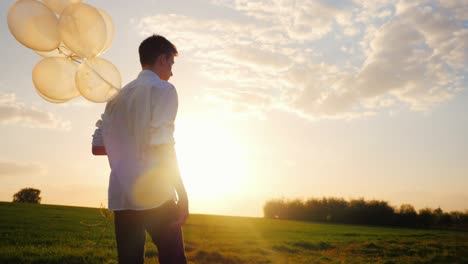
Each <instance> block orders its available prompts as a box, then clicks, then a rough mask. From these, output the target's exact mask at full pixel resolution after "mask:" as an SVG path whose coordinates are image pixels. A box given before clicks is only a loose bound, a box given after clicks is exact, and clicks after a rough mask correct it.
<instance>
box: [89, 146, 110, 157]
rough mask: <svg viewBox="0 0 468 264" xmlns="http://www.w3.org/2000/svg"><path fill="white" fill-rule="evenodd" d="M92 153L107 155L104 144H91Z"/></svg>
mask: <svg viewBox="0 0 468 264" xmlns="http://www.w3.org/2000/svg"><path fill="white" fill-rule="evenodd" d="M92 152H93V155H107V152H106V148H105V147H104V146H93V148H92Z"/></svg>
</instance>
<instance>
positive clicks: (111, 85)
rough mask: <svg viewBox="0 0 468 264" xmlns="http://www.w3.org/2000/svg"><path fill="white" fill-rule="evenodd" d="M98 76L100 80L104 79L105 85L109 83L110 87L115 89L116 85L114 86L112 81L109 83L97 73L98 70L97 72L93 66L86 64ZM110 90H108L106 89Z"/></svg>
mask: <svg viewBox="0 0 468 264" xmlns="http://www.w3.org/2000/svg"><path fill="white" fill-rule="evenodd" d="M87 66H88V67H89V68H90V69H91V70H92V71H93V72H94V73H95V74H96V75H97V76H98V77H99V78H101V80H102V81H104V82H105V83H106V84H107V85H109V86H110V87H112V88H114V89H117V87H115V86H114V85H113V84H112V83H110V82H109V81H108V80H106V79H104V77H103V76H102V75H101V74H99V72H97V71H96V70H95V69H93V67H91V65H89V64H88V65H87ZM108 92H110V91H108Z"/></svg>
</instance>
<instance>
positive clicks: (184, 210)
mask: <svg viewBox="0 0 468 264" xmlns="http://www.w3.org/2000/svg"><path fill="white" fill-rule="evenodd" d="M177 215H178V217H177V219H176V221H175V222H174V223H172V226H173V227H181V226H182V225H183V224H185V222H186V221H187V218H188V216H189V210H188V201H187V199H185V200H182V199H181V200H179V201H178V202H177Z"/></svg>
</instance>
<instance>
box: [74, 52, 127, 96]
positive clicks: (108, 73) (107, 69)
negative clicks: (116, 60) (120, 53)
mask: <svg viewBox="0 0 468 264" xmlns="http://www.w3.org/2000/svg"><path fill="white" fill-rule="evenodd" d="M75 81H76V87H77V88H78V90H79V91H80V93H81V95H83V97H85V98H86V99H88V100H90V101H92V102H95V103H103V102H107V101H109V100H111V99H112V98H114V96H116V95H117V94H118V92H119V90H120V82H121V79H120V73H119V70H117V68H116V67H115V66H114V65H113V64H112V63H111V62H109V61H107V60H105V59H102V58H97V57H96V58H93V59H89V60H87V61H86V62H83V63H81V64H80V66H78V70H77V71H76V76H75Z"/></svg>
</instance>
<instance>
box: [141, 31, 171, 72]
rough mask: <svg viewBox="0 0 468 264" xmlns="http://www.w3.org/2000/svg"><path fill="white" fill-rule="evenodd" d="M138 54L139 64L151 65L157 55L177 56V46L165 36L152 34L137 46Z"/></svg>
mask: <svg viewBox="0 0 468 264" xmlns="http://www.w3.org/2000/svg"><path fill="white" fill-rule="evenodd" d="M138 53H139V54H140V63H141V65H142V66H143V65H153V64H154V62H155V61H156V59H157V58H158V57H159V55H162V54H164V55H166V56H172V55H173V56H177V54H178V52H177V48H176V47H175V46H174V44H172V43H171V42H170V41H169V40H167V39H166V38H165V37H163V36H160V35H156V34H154V35H152V36H150V37H148V38H146V39H145V40H143V42H141V44H140V47H139V48H138Z"/></svg>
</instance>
